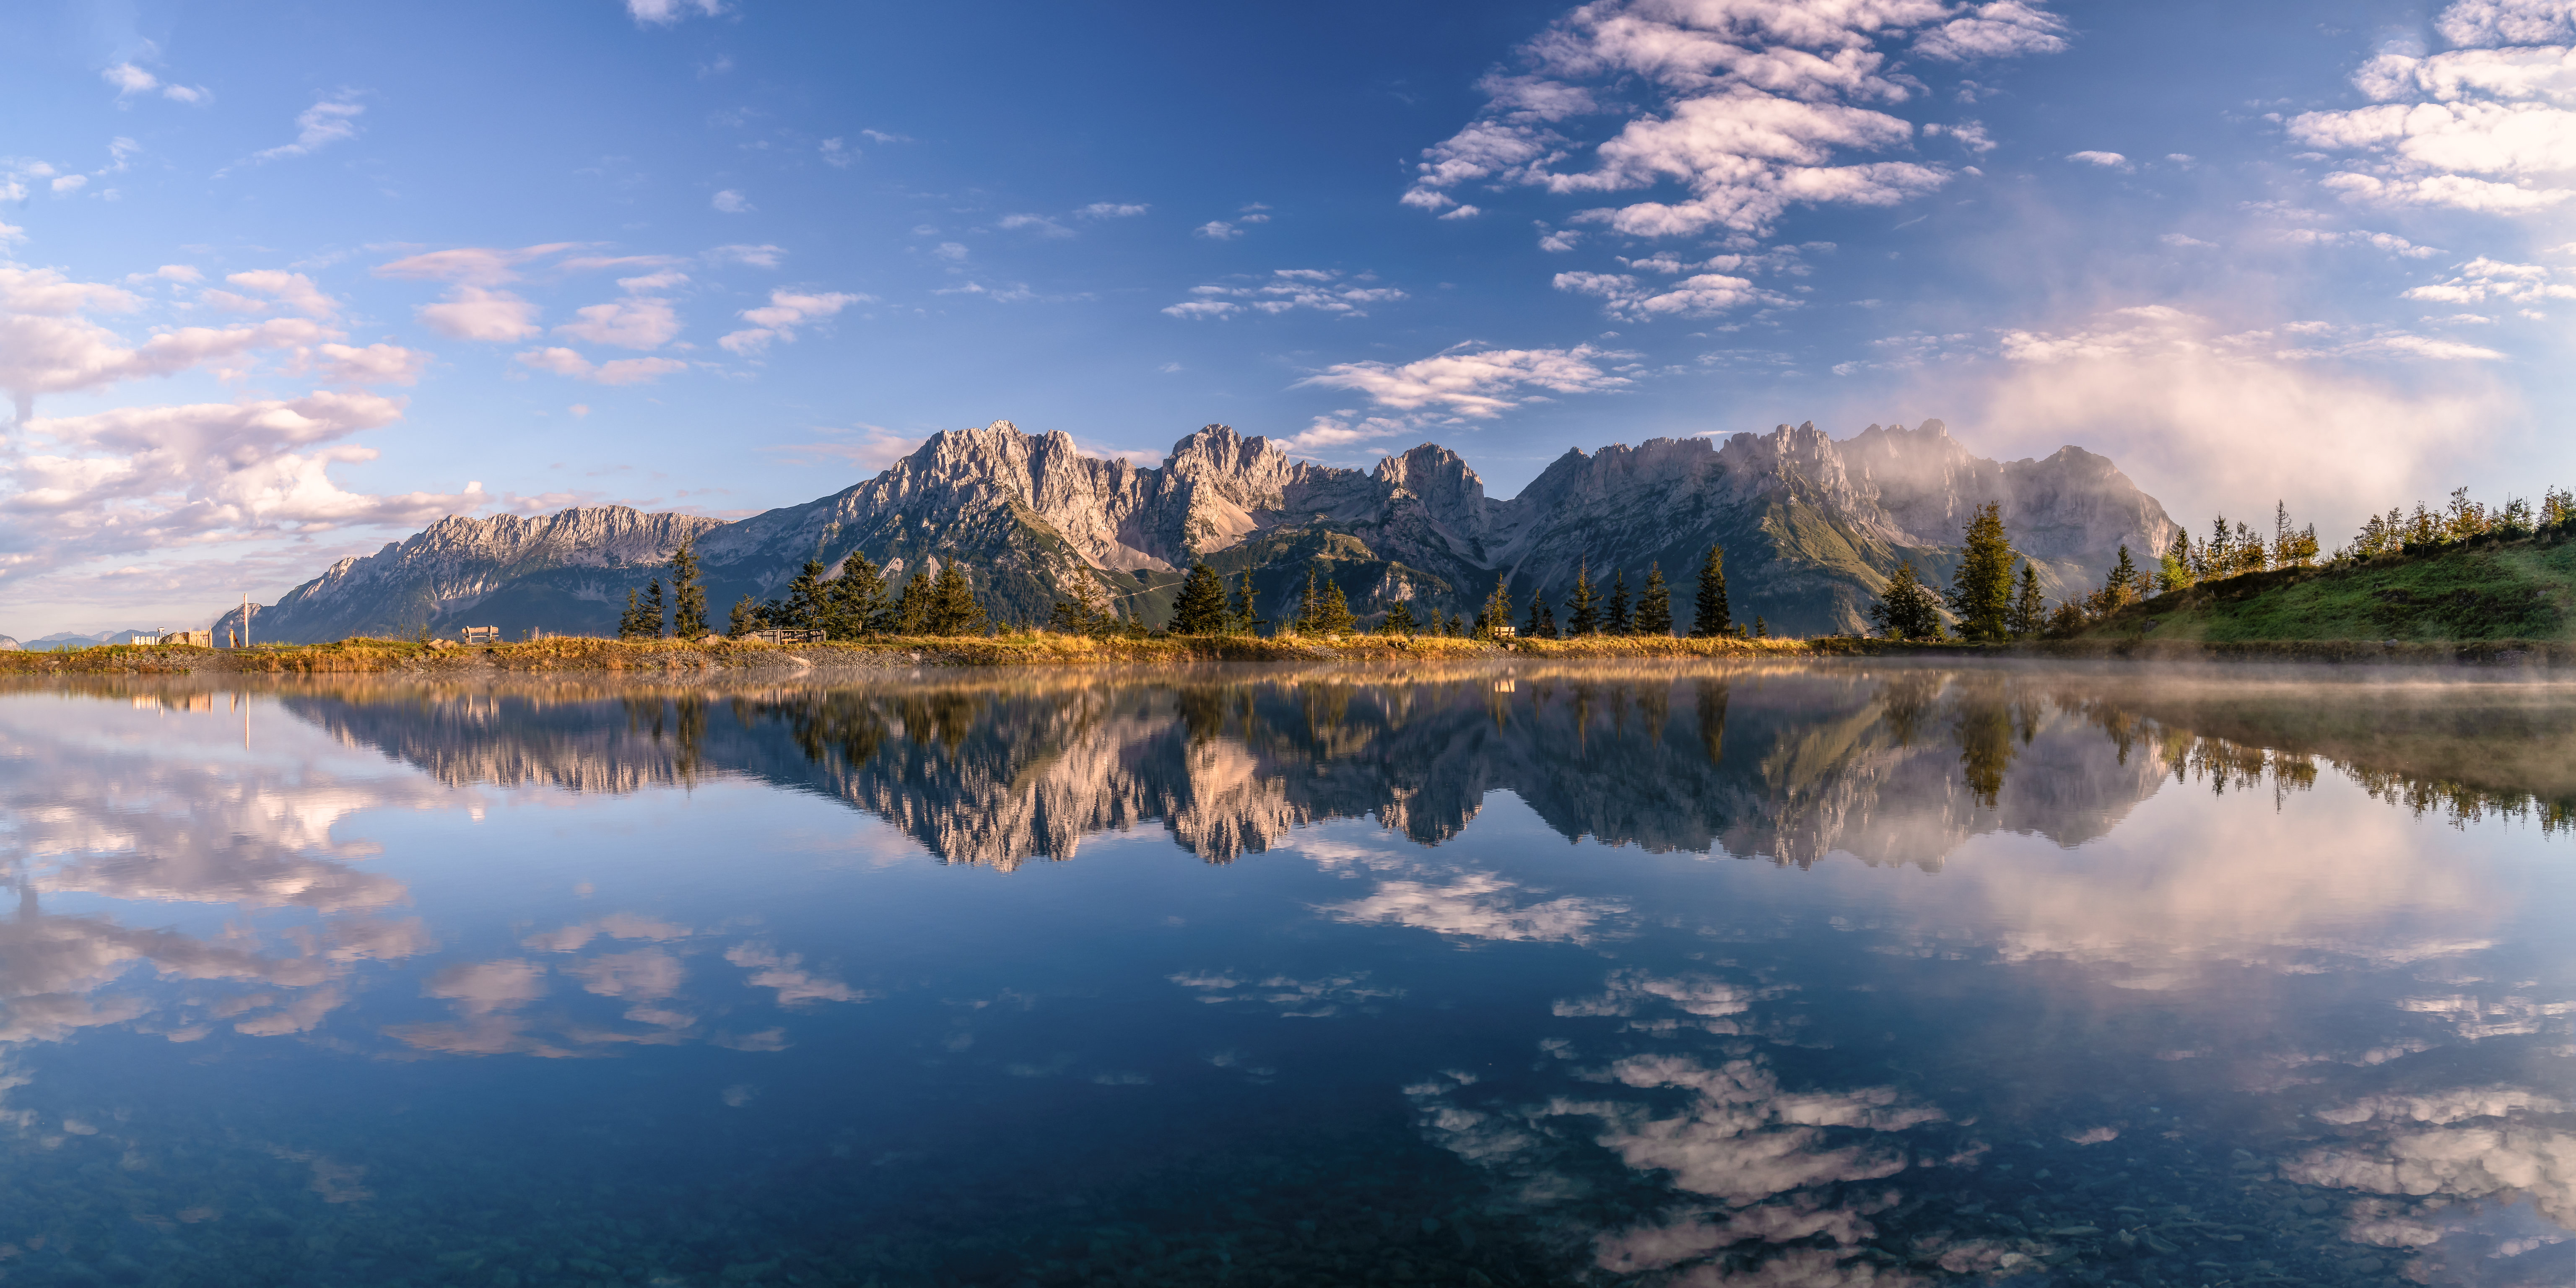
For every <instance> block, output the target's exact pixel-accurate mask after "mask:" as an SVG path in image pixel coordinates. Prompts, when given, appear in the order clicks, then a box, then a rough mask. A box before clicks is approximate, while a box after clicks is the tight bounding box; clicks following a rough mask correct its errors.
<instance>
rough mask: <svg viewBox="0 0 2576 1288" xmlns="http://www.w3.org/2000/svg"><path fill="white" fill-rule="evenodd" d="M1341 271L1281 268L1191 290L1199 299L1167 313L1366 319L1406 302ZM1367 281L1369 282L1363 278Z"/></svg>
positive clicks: (1178, 315)
mask: <svg viewBox="0 0 2576 1288" xmlns="http://www.w3.org/2000/svg"><path fill="white" fill-rule="evenodd" d="M1341 277H1342V273H1341V271H1340V270H1338V269H1321V268H1282V269H1276V270H1273V272H1272V273H1271V275H1270V277H1269V279H1268V280H1266V281H1254V282H1251V283H1248V284H1241V285H1222V284H1210V285H1206V286H1194V287H1191V288H1190V294H1192V295H1194V296H1196V297H1198V298H1196V299H1193V300H1187V301H1184V302H1182V303H1179V304H1174V305H1171V306H1169V307H1167V308H1165V309H1164V310H1163V312H1164V313H1166V314H1169V315H1170V316H1172V317H1176V318H1197V319H1213V318H1223V317H1228V316H1231V315H1233V314H1236V313H1242V312H1246V311H1251V312H1259V313H1272V314H1277V313H1287V312H1291V311H1293V310H1296V309H1310V310H1313V311H1315V312H1318V313H1333V314H1339V315H1341V316H1344V317H1366V316H1367V315H1368V313H1367V308H1366V306H1367V305H1371V304H1384V303H1389V302H1392V301H1395V300H1401V299H1405V298H1408V297H1407V296H1406V295H1405V293H1404V292H1403V291H1400V290H1397V289H1396V288H1394V287H1391V286H1359V285H1352V284H1350V283H1348V282H1342V281H1340V280H1339V279H1340V278H1341ZM1362 280H1363V281H1365V280H1370V279H1367V278H1365V277H1364V278H1363V279H1362Z"/></svg>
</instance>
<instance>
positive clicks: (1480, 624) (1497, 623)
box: [1476, 573, 1512, 639]
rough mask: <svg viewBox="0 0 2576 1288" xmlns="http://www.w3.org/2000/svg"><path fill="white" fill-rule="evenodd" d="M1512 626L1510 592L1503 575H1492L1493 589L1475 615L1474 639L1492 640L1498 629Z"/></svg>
mask: <svg viewBox="0 0 2576 1288" xmlns="http://www.w3.org/2000/svg"><path fill="white" fill-rule="evenodd" d="M1511 624H1512V591H1511V587H1510V586H1508V585H1505V584H1504V581H1503V574H1502V573H1495V574H1494V589H1493V591H1492V592H1491V593H1490V594H1487V595H1486V596H1485V606H1484V607H1483V608H1481V609H1479V610H1477V613H1476V637H1477V638H1478V639H1492V638H1493V637H1494V632H1495V630H1496V628H1498V627H1504V626H1509V625H1511Z"/></svg>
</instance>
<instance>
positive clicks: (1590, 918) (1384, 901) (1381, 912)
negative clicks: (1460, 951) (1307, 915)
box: [1316, 872, 1628, 944]
mask: <svg viewBox="0 0 2576 1288" xmlns="http://www.w3.org/2000/svg"><path fill="white" fill-rule="evenodd" d="M1525 890H1526V888H1525V887H1523V886H1522V885H1521V884H1520V883H1519V882H1517V881H1513V880H1510V879H1508V878H1505V877H1502V876H1499V875H1497V874H1495V873H1491V872H1464V873H1460V874H1458V875H1457V876H1454V877H1451V878H1450V879H1449V880H1447V881H1445V882H1432V881H1410V880H1389V881H1381V882H1379V883H1378V884H1377V888H1376V889H1375V890H1373V891H1371V892H1370V893H1369V894H1368V895H1366V896H1364V897H1362V898H1358V899H1353V900H1351V901H1349V902H1347V903H1336V904H1327V905H1325V906H1323V907H1320V908H1318V909H1316V911H1318V912H1321V913H1322V914H1324V915H1325V916H1327V917H1330V918H1332V919H1334V920H1336V921H1348V922H1355V923H1358V924H1361V925H1396V926H1409V927H1412V928H1413V929H1416V930H1428V931H1431V932H1433V933H1434V934H1441V935H1454V936H1459V937H1462V938H1468V939H1494V940H1525V941H1558V942H1564V943H1576V944H1583V943H1590V942H1591V941H1592V940H1593V939H1594V938H1596V937H1598V936H1599V935H1600V934H1602V933H1604V932H1605V931H1606V930H1607V929H1608V928H1609V926H1608V924H1607V923H1610V922H1612V921H1614V920H1615V919H1617V918H1619V917H1622V916H1624V915H1625V914H1626V913H1627V911H1628V907H1627V905H1626V904H1623V903H1619V902H1616V901H1613V900H1608V899H1585V898H1578V897H1575V896H1573V895H1563V896H1559V897H1557V898H1554V899H1542V900H1530V899H1527V898H1526V897H1525ZM1533 893H1544V892H1533Z"/></svg>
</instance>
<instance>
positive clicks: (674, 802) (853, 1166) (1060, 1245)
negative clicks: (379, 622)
mask: <svg viewBox="0 0 2576 1288" xmlns="http://www.w3.org/2000/svg"><path fill="white" fill-rule="evenodd" d="M2282 674H2283V673H2281V672H2253V673H2245V674H2241V675H2237V676H2232V677H2217V678H2203V679H2200V680H2180V679H2168V680H2162V681H2158V682H2153V683H2148V682H2143V681H2141V680H2139V679H2138V678H2137V677H2135V676H2130V675H2121V674H2116V673H2114V674H2100V675H2096V674H2088V673H2082V672H2070V671H2042V670H2022V671H2000V670H1964V671H1944V670H1937V669H1891V668H1888V667H1885V666H1882V665H1867V666H1864V665H1857V664H1855V665H1849V666H1817V667H1804V668H1771V669H1763V670H1744V669H1732V670H1729V669H1707V668H1673V667H1654V668H1646V667H1608V666H1593V667H1563V668H1533V667H1521V668H1517V669H1515V670H1512V671H1502V670H1490V671H1489V670H1457V671H1425V672H1422V673H1420V674H1417V675H1412V676H1407V677H1403V678H1401V679H1395V680H1390V679H1388V678H1387V677H1384V676H1382V675H1380V676H1361V675H1353V674H1343V673H1334V672H1286V671H1236V672H1225V671H1211V672H1206V673H1193V674H1190V675H1185V676H1183V675H1166V676H1160V677H1140V678H1135V679H1131V680H1124V681H1117V682H1104V681H1102V680H1100V679H1099V678H1098V677H1077V676H1050V675H999V676H997V675H993V674H980V675H973V676H939V675H925V676H921V677H917V678H913V679H907V680H903V681H872V682H869V683H866V684H860V685H851V686H840V687H834V686H818V687H813V688H777V687H763V688H756V689H753V688H744V689H730V688H725V687H721V686H719V687H713V688H705V687H675V686H657V685H644V684H635V685H626V686H605V685H598V684H590V683H579V682H567V683H540V684H530V685H525V686H520V687H506V688H500V689H479V688H478V689H455V688H441V687H424V686H417V685H409V684H404V683H398V682H382V681H363V682H355V683H349V684H343V685H310V686H284V687H265V688H257V689H250V690H240V691H234V690H225V689H218V688H206V687H196V686H191V685H187V684H178V685H158V684H143V683H102V684H99V685H95V686H92V687H88V688H82V689H45V690H18V691H14V692H11V693H7V694H5V695H0V859H5V862H6V864H7V877H8V880H9V885H10V889H11V891H12V893H13V894H14V897H15V899H16V914H15V916H14V917H13V918H10V919H8V920H7V921H6V922H5V923H0V1051H5V1054H0V1082H5V1083H7V1084H8V1085H7V1087H6V1090H5V1093H0V1094H4V1095H5V1099H0V1271H5V1273H6V1276H7V1277H6V1280H5V1282H6V1283H8V1284H10V1285H13V1286H14V1285H17V1284H25V1283H37V1284H42V1283H134V1284H250V1283H261V1284H267V1283H278V1284H288V1283H292V1284H397V1283H403V1284H420V1285H429V1284H472V1285H486V1284H489V1285H500V1286H501V1288H509V1286H511V1285H539V1284H586V1283H620V1284H628V1283H633V1284H646V1283H661V1284H693V1285H694V1284H709V1285H713V1284H734V1283H808V1284H814V1283H827V1284H828V1283H849V1284H864V1283H869V1282H875V1283H879V1284H885V1285H894V1284H1021V1283H1038V1284H1049V1285H1053V1284H1074V1283H1169V1284H1196V1283H1245V1284H1272V1283H1331V1282H1351V1283H1370V1282H1374V1283H1424V1284H1430V1283H1447V1284H1541V1283H1578V1282H1598V1283H1638V1284H1666V1283H1673V1284H1748V1285H1778V1286H1783V1288H1785V1286H1787V1285H1852V1286H1855V1288H1857V1286H1860V1285H1911V1284H1925V1285H1929V1284H1937V1283H1945V1282H2015V1283H2028V1284H2040V1283H2061V1284H2079V1283H2081V1284H2112V1283H2127V1284H2136V1285H2158V1286H2160V1285H2171V1284H2194V1285H2197V1284H2210V1285H2216V1284H2221V1283H2228V1284H2258V1283H2262V1284H2269V1283H2315V1284H2356V1285H2378V1284H2396V1283H2407V1282H2415V1283H2427V1284H2479V1285H2490V1284H2492V1285H2524V1284H2528V1285H2554V1284H2566V1283H2570V1282H2576V1241H2566V1240H2567V1239H2568V1230H2569V1228H2570V1227H2571V1225H2576V1113H2571V1106H2576V1084H2571V1081H2570V1077H2569V1074H2570V1070H2571V1067H2576V1062H2572V1061H2571V1056H2576V1049H2571V1015H2570V1008H2571V1005H2576V941H2571V938H2570V936H2569V933H2568V927H2569V924H2570V918H2569V913H2570V912H2571V910H2576V883H2571V880H2570V872H2571V859H2576V851H2571V846H2576V838H2571V837H2570V836H2568V835H2567V834H2566V833H2565V831H2564V830H2563V829H2562V828H2561V827H2560V825H2559V820H2561V819H2563V818H2564V817H2565V811H2566V807H2567V806H2568V804H2569V803H2571V802H2576V768H2571V765H2576V757H2571V756H2570V754H2569V753H2570V752H2571V751H2576V734H2571V732H2570V730H2571V728H2576V726H2571V723H2570V721H2569V717H2570V716H2571V715H2576V691H2571V690H2567V689H2562V688H2553V687H2545V686H2533V687H2526V686H2512V685H2501V684H2476V685H2457V684H2425V683H2414V684H2397V685H2392V684H2378V683H2369V682H2356V681H2354V680H2351V679H2349V678H2345V679H2337V680H2331V681H2327V682H2318V683H2305V682H2286V681H2284V680H2282V679H2281V676H2282Z"/></svg>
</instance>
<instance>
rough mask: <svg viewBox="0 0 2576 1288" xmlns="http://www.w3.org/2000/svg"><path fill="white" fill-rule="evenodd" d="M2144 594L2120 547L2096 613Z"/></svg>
mask: <svg viewBox="0 0 2576 1288" xmlns="http://www.w3.org/2000/svg"><path fill="white" fill-rule="evenodd" d="M2239 526H2243V525H2239ZM2256 549H2257V550H2258V551H2259V550H2260V549H2261V543H2260V542H2257V543H2256ZM2145 593H2146V579H2145V578H2144V577H2142V576H2140V575H2139V573H2138V565H2137V562H2136V561H2135V560H2133V559H2131V558H2129V548H2128V547H2127V546H2122V547H2120V561H2119V562H2118V563H2115V564H2113V565H2111V571H2110V572H2109V573H2108V574H2106V575H2105V576H2104V577H2103V578H2102V592H2101V601H2102V602H2101V607H2100V608H2099V609H2097V610H2096V611H2097V612H2102V613H2107V612H2110V611H2112V610H2113V609H2116V608H2119V607H2121V606H2123V605H2125V604H2131V603H2135V602H2137V601H2138V600H2139V599H2141V598H2144V597H2145Z"/></svg>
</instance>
